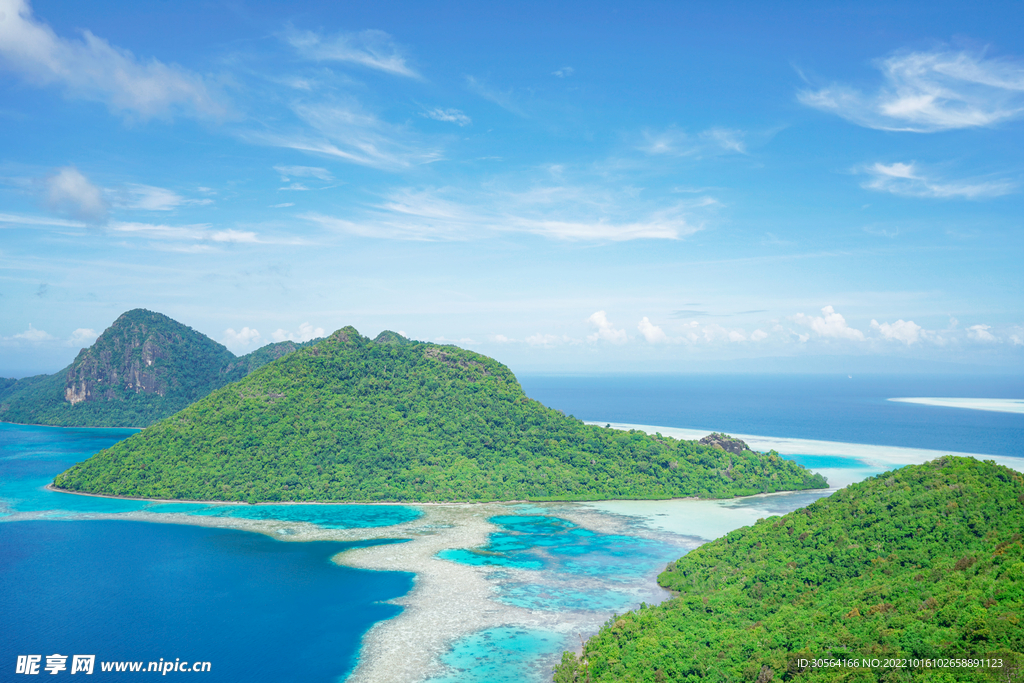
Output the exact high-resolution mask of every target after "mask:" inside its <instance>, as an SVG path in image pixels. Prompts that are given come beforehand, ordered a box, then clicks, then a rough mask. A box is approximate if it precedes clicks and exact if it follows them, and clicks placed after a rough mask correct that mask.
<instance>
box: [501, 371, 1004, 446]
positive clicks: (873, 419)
mask: <svg viewBox="0 0 1024 683" xmlns="http://www.w3.org/2000/svg"><path fill="white" fill-rule="evenodd" d="M519 380H520V383H521V384H522V386H523V389H524V390H525V391H526V393H527V395H528V396H530V397H531V398H535V399H537V400H538V401H540V402H541V403H543V404H545V405H547V406H550V407H552V408H557V409H559V410H561V411H563V412H564V413H566V414H567V415H574V416H576V417H577V418H579V419H581V420H591V421H608V422H624V423H628V424H644V425H657V426H663V427H682V428H690V429H707V430H709V431H712V430H714V431H722V432H733V433H738V434H756V435H760V436H777V437H788V438H794V439H816V440H822V441H840V442H848V443H860V444H876V445H883V446H905V447H911V448H926V449H930V450H949V451H959V452H965V453H985V454H989V455H1009V456H1018V457H1019V456H1021V455H1022V454H1024V453H1022V449H1021V445H1020V444H1021V441H1022V440H1024V415H1020V414H1011V413H993V412H986V411H981V410H967V409H962V408H946V407H937V406H925V405H916V404H911V403H894V402H892V401H889V400H887V399H890V398H903V397H957V398H1018V399H1020V398H1024V377H1019V376H1018V377H993V376H988V377H980V376H979V377H971V376H919V375H899V376H896V375H854V376H853V377H852V378H851V377H849V376H847V375H845V374H844V375H657V376H653V375H635V376H624V375H615V376H550V375H526V376H522V377H520V378H519Z"/></svg>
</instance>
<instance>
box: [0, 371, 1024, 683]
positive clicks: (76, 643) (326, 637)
mask: <svg viewBox="0 0 1024 683" xmlns="http://www.w3.org/2000/svg"><path fill="white" fill-rule="evenodd" d="M521 382H522V384H523V387H524V389H525V390H526V392H527V394H528V395H530V396H531V397H534V398H537V399H538V400H540V401H541V402H543V403H545V404H547V405H549V406H552V407H554V408H558V409H560V410H562V411H563V412H565V413H567V414H572V415H575V416H576V417H578V418H580V419H584V420H588V421H600V422H608V423H616V424H619V423H624V424H642V425H656V426H660V427H662V428H665V430H666V433H671V432H670V431H669V430H671V429H678V430H707V431H709V432H710V431H724V432H731V433H739V434H746V435H762V436H764V437H779V438H780V439H790V440H795V441H791V442H786V441H784V440H783V441H779V443H798V444H804V445H806V444H818V446H817V448H818V450H819V451H820V452H799V453H798V457H797V459H798V460H801V461H802V462H804V464H806V465H807V466H811V467H815V466H820V467H822V468H827V469H828V470H829V472H835V473H843V474H844V475H845V476H846V479H847V480H848V481H856V480H858V479H862V478H864V477H866V476H870V475H871V474H874V473H877V471H880V468H883V467H891V466H898V465H901V464H906V462H907V460H906V458H907V457H908V456H907V455H906V453H912V455H911V456H909V457H918V456H917V455H914V454H916V453H925V452H927V451H936V452H941V451H958V452H969V453H979V454H989V455H993V456H1001V457H1002V458H1003V459H1005V460H1007V461H1008V462H1011V461H1012V462H1014V463H1016V462H1018V461H1017V460H1016V458H1018V457H1019V454H1020V448H1019V445H1018V444H1019V443H1020V441H1021V437H1022V436H1024V415H1020V414H1003V413H988V412H984V411H977V410H967V409H958V408H947V407H937V406H927V405H916V404H905V403H894V402H891V401H888V400H887V399H889V398H895V397H915V396H947V397H948V396H956V397H984V398H1021V397H1024V383H1022V381H1021V380H1020V379H1012V378H1002V379H1001V378H963V377H955V378H941V377H933V378H913V377H912V378H907V377H889V378H886V377H877V376H875V377H853V378H850V377H847V376H845V375H844V376H842V377H820V376H816V377H798V376H762V377H756V376H754V377H751V376H747V377H742V376H724V375H723V376H699V375H698V376H663V377H651V376H639V377H623V376H616V377H553V376H526V377H523V378H521ZM132 433H134V430H111V429H60V428H48V427H26V426H19V425H10V424H0V522H6V523H0V548H2V551H0V628H2V630H3V633H4V638H3V639H2V640H0V671H2V672H3V673H4V675H3V676H0V678H3V679H4V680H7V679H8V678H12V677H13V676H11V674H14V672H15V670H16V667H17V662H18V658H19V656H28V655H39V656H40V657H41V660H40V671H41V672H42V673H44V674H46V673H47V672H46V671H45V670H43V667H44V666H45V665H46V663H47V657H48V656H51V655H55V654H58V655H62V656H68V659H67V662H66V666H67V670H64V671H60V672H59V674H58V675H71V674H70V670H71V666H72V664H71V662H72V659H71V657H72V656H73V655H76V654H78V655H90V654H91V655H96V665H95V666H96V671H95V673H94V674H93V676H94V677H93V678H91V679H90V680H98V681H103V680H115V679H116V680H125V679H126V678H131V677H132V676H131V674H129V673H125V672H120V673H104V672H103V671H101V670H100V663H101V662H108V663H109V662H120V661H124V662H135V661H139V662H143V667H144V668H145V667H146V666H148V664H149V662H154V661H155V662H158V663H159V664H160V665H161V666H163V663H164V662H174V661H177V662H179V663H180V662H181V661H188V662H196V661H199V662H210V663H211V668H210V671H209V672H206V673H204V674H203V675H202V677H203V679H204V680H210V681H237V680H246V681H292V680H294V681H344V680H345V679H346V678H347V677H349V675H350V674H351V673H352V672H353V671H354V670H355V669H356V666H357V664H358V662H359V656H360V655H359V653H360V648H361V644H362V642H363V639H364V638H365V637H366V634H367V632H368V631H369V630H370V629H371V628H372V627H373V626H374V625H375V624H378V625H380V624H384V623H386V622H387V620H389V619H394V618H395V617H397V616H399V615H400V614H401V612H402V609H403V607H402V606H401V605H400V604H396V602H397V603H402V601H403V600H404V599H405V597H406V596H408V595H409V591H410V590H412V588H413V586H414V585H415V581H416V579H415V576H414V575H413V574H411V573H409V572H402V571H365V570H356V569H351V568H348V567H344V566H339V565H338V564H336V563H334V562H332V561H331V558H332V557H334V556H335V555H337V554H338V553H341V552H343V551H344V550H346V549H349V548H354V547H364V548H366V547H370V548H376V547H379V548H380V549H381V551H382V552H386V549H387V546H388V544H389V543H394V541H389V540H388V538H387V533H389V532H388V531H387V530H388V529H389V528H391V529H398V528H399V527H403V528H405V527H409V528H411V527H414V526H415V525H416V524H418V523H420V521H421V519H427V518H429V515H430V510H429V509H426V508H422V507H416V506H402V505H376V506H360V505H351V506H347V505H346V506H330V505H265V506H238V505H231V506H225V505H206V504H195V503H150V502H146V501H124V500H112V499H105V498H98V497H84V496H75V495H71V494H63V493H56V492H52V491H47V490H45V489H44V488H43V486H45V484H47V483H48V482H50V481H52V479H53V477H54V476H55V475H56V474H58V473H59V472H61V471H63V470H64V469H66V468H67V467H69V466H70V465H72V464H73V463H75V462H78V461H80V460H82V459H85V458H87V457H89V456H90V455H91V454H93V453H95V452H96V451H98V450H100V449H101V448H104V447H106V446H109V445H110V444H112V443H114V442H116V441H118V440H120V439H123V438H126V437H127V436H129V435H130V434H132ZM800 440H804V441H800ZM821 442H830V445H829V444H822V443H821ZM879 446H882V447H886V448H880V449H879V448H875V447H879ZM894 446H895V447H898V448H896V449H888V447H894ZM865 448H875V450H874V451H871V452H872V453H874V455H872V457H873V458H874V460H871V461H870V463H868V464H865V460H864V458H863V457H860V456H858V457H853V456H847V455H844V454H845V453H847V452H850V453H860V452H864V449H865ZM858 449H860V450H858ZM900 449H904V451H900V453H901V454H900V455H899V457H897V455H896V453H897V451H899V450H900ZM906 449H925V450H923V451H921V450H919V451H909V450H906ZM798 450H799V451H804V450H808V449H807V448H799V449H798ZM889 450H891V451H892V453H894V455H893V456H892V458H891V459H890V460H886V456H885V454H886V453H887V452H889ZM793 452H794V453H797V450H794V451H793ZM837 454H838V455H837ZM920 457H924V456H920ZM1019 462H1020V465H1019V466H1018V469H1024V460H1020V461H1019ZM823 471H824V470H823ZM825 493H826V492H816V493H798V494H778V495H775V496H768V497H757V498H751V499H742V500H735V501H640V502H629V501H612V502H607V503H595V504H590V505H580V506H572V505H516V506H506V509H505V510H504V512H503V513H502V514H498V515H495V516H493V517H492V518H490V522H491V524H493V525H494V529H495V531H494V532H493V533H491V534H490V536H489V538H488V541H487V543H485V544H484V545H481V546H476V547H467V548H451V549H447V550H442V551H441V552H440V553H439V554H438V556H437V557H438V560H439V561H442V562H450V563H458V564H460V565H464V566H469V567H474V568H475V569H476V570H478V571H480V572H481V573H482V574H481V575H482V576H484V577H485V578H486V580H487V581H488V582H489V584H490V585H491V587H492V595H493V597H492V601H493V607H494V608H495V610H496V611H497V612H498V613H501V614H505V613H506V612H507V614H508V615H510V616H509V617H508V619H509V621H508V623H498V624H497V625H495V626H492V627H489V628H486V629H483V630H477V631H473V632H467V633H461V632H460V633H456V634H454V636H453V639H452V640H451V642H450V646H449V648H448V649H447V651H445V652H439V653H437V656H436V660H437V667H435V668H436V670H435V671H434V672H433V673H432V674H431V676H430V681H431V683H494V682H496V681H504V680H508V681H517V683H528V682H532V681H545V680H550V672H551V665H552V664H553V663H554V662H555V661H557V660H558V659H559V656H560V653H561V651H562V650H563V649H571V648H576V647H578V642H579V640H578V639H579V635H578V634H579V633H583V634H584V635H585V633H586V632H588V631H589V632H592V631H593V629H594V628H596V627H597V626H598V625H600V623H602V622H603V621H604V620H606V619H607V618H609V617H610V616H612V615H613V614H616V613H621V612H623V611H625V610H628V609H631V608H633V607H635V606H637V605H638V604H639V603H640V602H641V601H656V600H658V599H662V598H664V597H665V596H664V593H663V592H661V591H660V589H659V588H658V587H657V586H656V585H654V576H655V575H656V574H657V572H658V571H659V570H660V568H662V567H664V564H665V563H666V562H667V561H669V560H671V559H674V558H675V557H678V556H679V555H681V554H683V553H685V552H686V551H687V549H688V548H692V547H695V546H696V545H699V544H700V543H702V542H704V541H706V540H708V539H711V538H715V537H717V536H719V535H722V534H723V533H726V532H727V531H729V530H730V529H733V528H736V527H738V526H742V525H744V524H750V523H752V522H753V521H755V520H756V519H757V518H759V517H765V516H768V515H771V514H784V513H785V512H788V511H790V510H792V509H795V508H797V507H801V506H803V505H806V504H807V503H809V502H811V501H812V500H814V499H815V498H817V497H818V496H820V495H824V494H825ZM574 511H577V512H578V511H589V512H590V513H591V514H599V515H606V516H607V518H608V519H609V520H612V521H615V520H618V521H619V522H623V523H624V526H623V524H620V525H619V527H618V528H619V530H618V531H615V532H612V531H608V530H604V531H601V530H594V529H593V528H587V527H586V526H585V525H584V524H582V523H580V522H579V521H578V519H579V518H578V516H577V517H574V516H573V513H574ZM580 514H582V513H580ZM424 515H426V517H424ZM140 516H144V517H145V518H146V519H150V520H161V521H167V522H180V521H187V520H192V521H198V522H202V523H210V522H216V523H217V524H223V525H227V526H231V525H233V524H235V525H241V526H242V527H243V528H250V527H251V528H254V529H256V528H258V529H260V530H262V531H264V533H252V532H251V531H245V530H239V529H238V528H209V527H208V526H195V525H192V524H184V523H163V524H157V523H152V522H145V521H137V520H138V519H139V518H140ZM570 518H573V519H576V520H577V521H573V519H570ZM246 524H248V525H250V526H249V527H247V526H245V525H246ZM261 525H262V526H261ZM429 526H430V525H429V524H426V525H424V526H422V527H417V528H418V529H420V531H418V532H417V533H421V532H422V533H425V534H429V533H432V532H431V530H430V528H429ZM609 528H610V527H609ZM623 529H624V531H623ZM296 530H297V531H296ZM310 530H313V531H315V532H316V533H319V534H321V535H328V536H329V535H331V534H335V536H337V535H338V534H339V533H342V532H344V533H355V534H358V533H367V534H368V533H369V531H371V530H379V533H376V532H375V533H376V536H375V537H374V538H373V539H370V540H364V541H347V542H346V541H338V540H331V541H310V542H282V539H283V540H287V539H288V537H289V534H292V533H299V532H301V533H306V534H308V533H309V531H310ZM381 534H384V535H383V536H381ZM338 537H340V536H338ZM407 537H408V538H412V539H413V540H407V541H403V542H409V543H413V542H415V538H414V537H415V534H413V536H408V535H407ZM501 610H506V612H501ZM515 615H520V616H518V617H516V616H515ZM522 615H530V616H529V618H526V619H524V618H522ZM396 623H397V622H396ZM437 627H438V628H441V629H443V628H445V627H446V625H445V624H443V623H439V624H438V626H437ZM410 637H413V636H410ZM179 674H180V672H176V671H171V672H170V673H169V674H167V675H179ZM152 675H153V674H150V676H152Z"/></svg>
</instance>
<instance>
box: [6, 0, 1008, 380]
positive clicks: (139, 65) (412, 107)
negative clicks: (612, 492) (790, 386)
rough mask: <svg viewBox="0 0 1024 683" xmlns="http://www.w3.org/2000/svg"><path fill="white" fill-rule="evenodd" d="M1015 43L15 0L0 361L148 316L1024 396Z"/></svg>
mask: <svg viewBox="0 0 1024 683" xmlns="http://www.w3.org/2000/svg"><path fill="white" fill-rule="evenodd" d="M769 4H770V5H771V6H770V7H768V6H766V5H769ZM1022 27H1024V5H1022V4H1021V3H1019V2H1004V3H998V2H997V3H986V4H985V5H984V6H982V7H979V6H977V5H976V4H974V3H935V2H928V3H911V2H908V3H899V4H898V5H893V4H892V3H871V2H856V3H827V5H826V4H825V3H810V2H808V3H795V2H794V3H754V2H751V3H723V2H714V3H712V2H705V3H669V2H664V3H662V2H658V3H655V2H648V3H640V4H636V3H628V4H627V3H600V2H596V3H587V4H580V3H557V2H556V3H552V2H544V3H540V2H536V3H526V2H519V3H506V4H504V5H503V6H501V7H496V6H493V4H492V3H455V2H447V3H446V2H439V3H412V2H407V3H394V2H378V3H337V2H325V3H315V2H308V3H302V4H301V5H297V4H285V3H254V2H245V1H232V2H216V1H204V2H190V1H188V0H179V1H178V2H175V3H166V2H148V1H146V0H137V1H136V2H132V3H121V2H102V1H97V2H89V3H82V2H63V1H37V2H33V3H29V2H26V1H24V0H0V307H2V308H0V310H2V311H3V315H2V316H0V374H2V375H7V376H21V375H25V374H30V373H34V372H53V371H56V370H58V369H60V368H61V367H63V366H64V365H66V364H67V363H68V362H70V361H71V359H72V358H73V357H74V356H75V354H76V353H77V351H78V349H80V348H81V347H82V346H83V345H88V344H89V343H91V341H92V339H94V338H95V335H96V334H97V333H99V332H102V330H103V329H104V328H105V327H106V326H108V325H109V324H110V323H111V322H112V321H113V320H114V319H115V318H116V317H117V316H118V315H119V314H120V313H122V312H123V311H125V310H128V309H131V308H136V307H144V308H149V309H152V310H156V311H160V312H162V313H165V314H167V315H169V316H171V317H173V318H175V319H177V320H179V321H181V322H183V323H186V324H188V325H190V326H192V327H194V328H196V329H197V330H200V331H201V332H204V333H206V334H208V335H209V336H211V337H212V338H214V339H216V340H218V341H221V342H223V343H225V344H226V345H227V346H228V347H229V348H230V349H231V350H232V351H234V352H235V353H239V354H241V353H245V352H248V351H250V350H253V349H255V348H257V347H258V346H260V345H261V344H265V343H268V342H271V341H277V340H282V339H307V338H310V337H311V336H316V335H319V334H323V333H324V332H330V331H332V330H334V329H337V328H339V327H341V326H344V325H354V326H355V327H356V328H357V329H359V330H360V331H361V332H363V333H364V334H368V335H375V334H376V333H378V332H379V331H380V330H383V329H393V330H397V331H401V332H403V333H405V334H407V335H408V336H411V337H413V338H416V339H423V340H428V341H440V342H451V343H456V344H459V345H461V346H465V347H467V348H471V349H474V350H476V351H479V352H481V353H484V354H487V355H490V356H494V357H495V358H497V359H499V360H501V361H502V362H505V363H506V364H508V365H509V366H510V367H511V368H512V369H513V370H514V371H527V372H529V371H547V372H558V371H565V372H594V371H602V370H605V371H616V372H628V371H638V372H657V371H663V372H687V371H701V370H729V369H736V370H743V371H756V370H762V369H769V370H776V369H784V370H789V371H800V370H809V371H836V372H846V371H847V370H850V371H853V370H858V371H861V370H906V369H913V370H919V371H927V370H936V371H943V370H951V369H956V368H960V369H964V368H970V367H976V368H984V369H987V370H988V371H995V372H1012V373H1020V372H1021V371H1022V370H1024V362H1022V361H1024V292H1022V289H1024V288H1022V284H1024V276H1022V272H1024V268H1021V265H1020V263H1021V258H1022V256H1024V237H1022V225H1021V223H1022V221H1024V203H1022V200H1021V197H1022V190H1024V163H1022V154H1021V150H1022V149H1024V135H1022V133H1024V35H1022V34H1024V29H1022Z"/></svg>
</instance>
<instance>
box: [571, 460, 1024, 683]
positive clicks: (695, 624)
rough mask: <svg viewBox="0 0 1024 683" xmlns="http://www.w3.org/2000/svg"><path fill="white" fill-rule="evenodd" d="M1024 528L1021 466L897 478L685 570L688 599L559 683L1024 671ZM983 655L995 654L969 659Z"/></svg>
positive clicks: (605, 632)
mask: <svg viewBox="0 0 1024 683" xmlns="http://www.w3.org/2000/svg"><path fill="white" fill-rule="evenodd" d="M1022 534H1024V477H1022V476H1021V474H1020V473H1019V472H1015V471H1013V470H1011V469H1009V468H1007V467H1002V466H1000V465H996V464H995V463H993V462H990V461H986V462H980V461H978V460H975V459H973V458H958V457H952V456H946V457H943V458H939V459H938V460H934V461H932V462H929V463H925V464H923V465H914V466H909V467H904V468H902V469H899V470H896V471H893V472H886V473H884V474H880V475H878V476H876V477H873V478H871V479H868V480H866V481H864V482H861V483H857V484H852V485H850V486H849V487H848V488H846V489H843V490H840V491H837V492H835V493H833V494H832V495H831V496H829V497H828V498H822V499H820V500H818V501H816V502H814V503H812V504H811V505H809V506H807V507H806V508H803V509H800V510H797V511H795V512H791V513H789V514H788V515H785V516H783V517H771V518H769V519H766V520H759V521H758V523H757V524H756V525H754V526H752V527H744V528H742V529H737V530H736V531H733V532H730V533H729V534H726V535H725V536H724V537H722V538H720V539H718V540H716V541H712V542H710V543H707V544H705V545H702V546H701V547H699V548H697V549H696V550H694V551H692V552H690V553H689V554H688V555H686V556H684V557H682V558H681V559H679V560H677V561H676V562H674V563H672V564H670V565H669V566H668V568H667V569H666V570H665V572H664V573H662V574H661V575H660V576H659V578H658V582H659V583H660V584H661V585H662V586H664V587H665V588H669V589H671V590H672V591H674V592H675V593H676V597H675V598H672V599H670V600H666V601H665V602H663V603H661V604H660V605H658V606H644V607H642V608H641V609H639V610H637V611H634V612H630V613H628V614H625V615H622V616H615V617H612V619H611V620H610V621H609V622H608V623H607V624H606V625H605V627H604V628H602V629H601V631H600V633H598V634H597V635H596V636H594V637H593V638H591V639H590V640H589V641H588V642H587V643H586V645H585V647H584V648H583V654H582V656H581V657H579V658H577V657H576V656H575V655H574V654H573V653H571V652H567V653H565V654H564V656H563V659H562V663H561V665H559V666H558V667H557V669H556V672H555V677H554V680H555V683H570V682H573V681H593V682H594V683H600V682H603V681H690V680H693V681H696V680H702V681H703V680H707V681H750V682H751V683H753V682H755V681H756V682H757V683H767V682H768V681H784V680H791V679H796V680H808V681H840V680H841V681H847V680H850V681H853V680H856V681H874V680H879V681H882V680H935V681H991V680H1000V681H1017V680H1022V679H1024V623H1022V619H1024V616H1022V615H1024V538H1022ZM865 658H868V659H874V660H877V662H878V664H877V665H875V666H872V667H859V668H860V669H861V670H860V671H858V670H857V668H858V667H852V666H849V664H842V665H840V664H836V663H835V662H837V661H845V662H847V663H848V662H850V661H851V660H857V661H858V662H863V660H864V659H865ZM972 658H973V659H976V660H977V659H981V660H986V661H987V662H989V663H988V664H986V665H984V666H978V665H976V664H974V665H970V666H965V665H963V664H956V663H955V660H961V661H962V660H965V659H972ZM815 660H824V661H825V662H832V663H831V664H818V665H815V664H813V663H814V661H815ZM937 660H954V663H947V664H938V663H936V662H937ZM886 662H889V663H886ZM894 662H901V663H894ZM927 662H931V663H930V664H928V663H927Z"/></svg>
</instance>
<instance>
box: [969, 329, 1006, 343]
mask: <svg viewBox="0 0 1024 683" xmlns="http://www.w3.org/2000/svg"><path fill="white" fill-rule="evenodd" d="M991 329H992V326H991V325H971V326H970V327H968V328H967V336H968V337H970V338H971V339H975V340H977V341H983V342H994V341H999V340H998V339H996V337H995V335H994V334H992V333H991V332H989V330H991Z"/></svg>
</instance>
